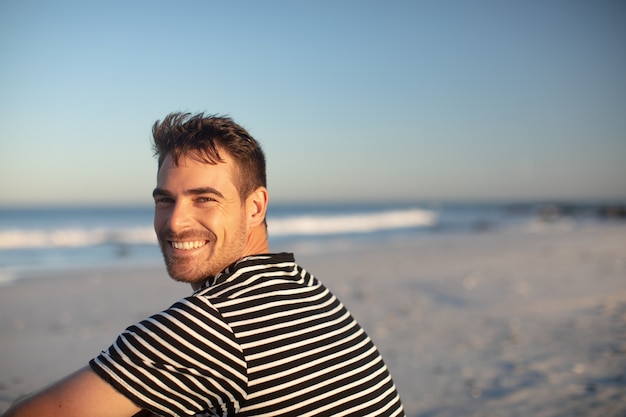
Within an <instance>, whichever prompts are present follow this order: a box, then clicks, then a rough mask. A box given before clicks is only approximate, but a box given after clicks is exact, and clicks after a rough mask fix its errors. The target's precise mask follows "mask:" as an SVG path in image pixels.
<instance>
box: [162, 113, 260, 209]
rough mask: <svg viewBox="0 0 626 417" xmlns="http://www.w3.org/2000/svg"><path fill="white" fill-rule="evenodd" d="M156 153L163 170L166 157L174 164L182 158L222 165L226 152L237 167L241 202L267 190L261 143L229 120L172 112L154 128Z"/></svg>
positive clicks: (201, 114) (199, 114)
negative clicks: (169, 156) (260, 188)
mask: <svg viewBox="0 0 626 417" xmlns="http://www.w3.org/2000/svg"><path fill="white" fill-rule="evenodd" d="M152 136H153V139H154V142H153V149H154V154H155V156H156V157H158V167H159V169H161V165H163V161H164V160H165V158H166V157H167V155H169V154H171V156H172V157H173V159H174V162H175V163H178V160H179V158H180V157H181V156H191V157H193V158H198V159H199V160H200V161H201V162H204V163H208V164H217V163H220V162H223V158H222V152H225V153H227V154H228V155H230V157H231V158H232V159H233V161H234V162H235V163H236V165H237V171H238V172H237V178H236V180H237V182H238V188H239V195H240V197H241V198H242V199H245V198H246V197H248V195H249V194H250V193H251V192H252V191H254V190H256V189H257V188H258V187H267V179H266V174H265V155H264V154H263V150H262V149H261V146H260V145H259V143H258V142H257V141H256V140H254V139H253V138H252V136H250V134H249V133H248V132H247V131H246V130H245V129H244V128H243V127H241V126H239V125H238V124H236V123H235V122H233V120H232V119H230V118H228V117H221V116H215V115H208V116H205V115H204V114H203V113H198V114H195V115H192V114H191V113H170V114H168V115H167V116H166V117H165V119H163V121H158V120H157V121H156V122H155V123H154V125H153V126H152Z"/></svg>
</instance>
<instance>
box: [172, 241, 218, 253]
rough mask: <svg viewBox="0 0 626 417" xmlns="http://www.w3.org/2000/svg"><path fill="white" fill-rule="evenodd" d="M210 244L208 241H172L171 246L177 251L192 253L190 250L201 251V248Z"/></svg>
mask: <svg viewBox="0 0 626 417" xmlns="http://www.w3.org/2000/svg"><path fill="white" fill-rule="evenodd" d="M208 242H209V241H208V240H185V241H180V240H170V245H172V247H173V248H174V249H177V250H185V251H190V250H195V249H200V248H201V247H203V246H204V245H206V244H207V243H208Z"/></svg>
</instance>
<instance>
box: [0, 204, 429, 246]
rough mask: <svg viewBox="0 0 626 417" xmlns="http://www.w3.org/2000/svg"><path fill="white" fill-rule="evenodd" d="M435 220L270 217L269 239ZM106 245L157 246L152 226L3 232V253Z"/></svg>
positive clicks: (402, 214) (380, 215)
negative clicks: (16, 250) (7, 251)
mask: <svg viewBox="0 0 626 417" xmlns="http://www.w3.org/2000/svg"><path fill="white" fill-rule="evenodd" d="M436 221H437V216H436V214H435V213H434V212H432V211H427V210H421V209H406V210H390V211H378V212H371V213H361V214H355V213H349V214H348V213H347V214H332V215H321V214H318V215H294V216H288V217H278V218H268V229H269V233H270V238H271V237H283V236H299V235H300V236H321V235H334V234H337V235H338V234H346V233H368V232H376V231H381V230H391V229H403V228H411V227H423V226H431V225H433V224H435V222H436ZM106 244H109V245H143V244H156V237H155V234H154V230H153V229H152V227H134V228H119V227H118V228H106V227H99V228H80V227H67V228H57V229H19V228H12V229H4V230H0V250H9V249H45V248H80V247H90V246H97V245H106Z"/></svg>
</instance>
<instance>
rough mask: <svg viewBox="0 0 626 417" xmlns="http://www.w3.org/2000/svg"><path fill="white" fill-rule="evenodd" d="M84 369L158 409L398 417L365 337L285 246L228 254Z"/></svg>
mask: <svg viewBox="0 0 626 417" xmlns="http://www.w3.org/2000/svg"><path fill="white" fill-rule="evenodd" d="M90 365H91V367H92V368H93V369H94V371H95V372H96V373H98V374H99V375H100V376H101V377H102V378H104V379H105V380H106V381H108V382H109V383H110V384H111V385H113V386H114V387H115V388H116V389H117V390H118V391H120V392H121V393H122V394H124V395H125V396H126V397H128V398H129V399H131V400H132V401H133V402H134V403H135V404H137V405H138V406H140V407H142V408H145V409H148V410H151V411H152V412H154V413H156V414H159V415H163V416H272V417H277V416H355V417H356V416H358V417H363V416H404V411H403V409H402V404H401V402H400V398H399V396H398V393H397V391H396V387H395V385H394V383H393V381H392V379H391V376H390V375H389V372H388V371H387V368H386V366H385V364H384V362H383V359H382V358H381V356H380V354H379V352H378V350H377V349H376V347H375V346H374V345H373V343H372V341H371V340H370V339H369V337H368V336H367V335H366V334H365V332H364V331H363V329H362V328H361V327H360V326H359V325H358V324H357V322H356V321H355V320H354V318H353V317H352V316H351V315H350V313H349V312H348V311H347V310H346V308H345V307H344V306H343V304H341V302H340V301H339V300H338V299H337V298H336V297H335V296H334V295H333V294H332V293H331V292H330V291H329V290H328V289H327V288H326V287H324V286H323V285H322V284H321V283H320V282H319V281H318V280H317V279H316V278H315V277H313V275H311V274H309V273H308V272H307V271H305V270H304V269H303V268H301V267H300V266H298V265H297V264H296V263H295V260H294V258H293V255H291V254H286V253H283V254H274V255H257V256H250V257H247V258H244V259H242V260H240V261H238V262H236V263H235V264H233V265H231V266H230V267H229V268H227V269H226V270H224V271H223V272H222V273H221V274H219V275H217V276H216V277H215V278H213V279H212V280H211V282H207V283H206V284H205V286H204V287H203V288H201V289H199V290H198V291H196V292H194V293H193V295H191V296H190V297H187V298H184V299H183V300H181V301H179V302H177V303H175V304H174V305H172V306H171V307H170V308H169V309H167V310H165V311H163V312H161V313H159V314H156V315H154V316H152V317H150V318H148V319H146V320H144V321H142V322H140V323H138V324H136V325H134V326H131V327H129V328H128V329H126V330H125V331H124V333H122V334H121V335H120V336H119V337H118V338H117V340H116V341H115V343H114V344H113V345H112V346H111V347H109V349H108V350H106V351H104V352H102V353H101V354H100V355H99V356H97V357H96V358H94V359H92V360H91V361H90Z"/></svg>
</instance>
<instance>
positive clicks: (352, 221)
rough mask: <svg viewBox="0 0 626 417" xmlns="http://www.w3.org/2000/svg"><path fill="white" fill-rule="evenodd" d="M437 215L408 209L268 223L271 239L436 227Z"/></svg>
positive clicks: (301, 217) (270, 221)
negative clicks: (276, 237) (274, 237)
mask: <svg viewBox="0 0 626 417" xmlns="http://www.w3.org/2000/svg"><path fill="white" fill-rule="evenodd" d="M436 221H437V215H436V214H435V213H434V212H432V211H428V210H421V209H408V210H393V211H385V212H374V213H364V214H345V215H339V214H337V215H311V216H294V217H285V218H277V219H272V218H270V219H268V221H267V223H268V230H269V233H270V235H271V236H290V235H333V234H342V233H368V232H376V231H381V230H391V229H404V228H410V227H420V226H421V227H424V226H432V225H434V224H435V223H436Z"/></svg>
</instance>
